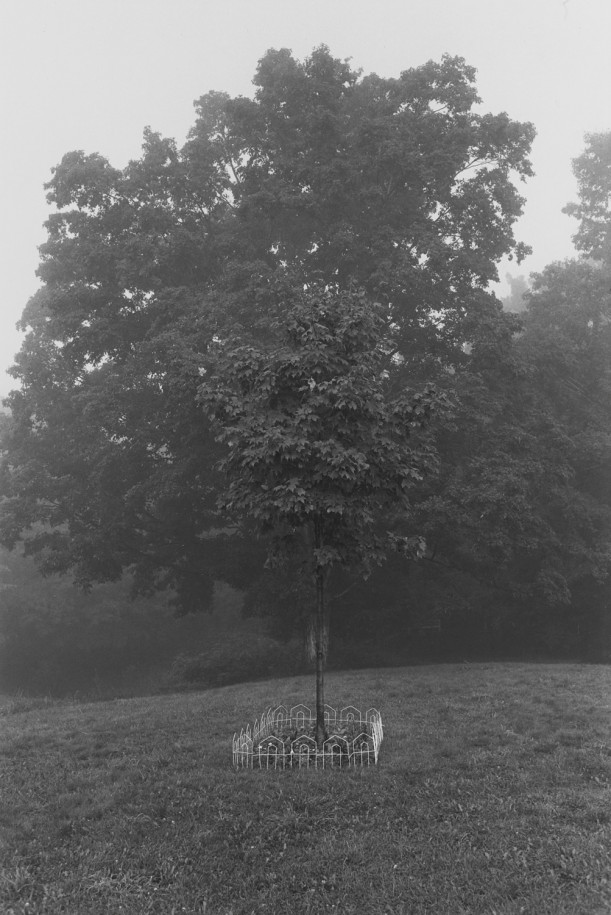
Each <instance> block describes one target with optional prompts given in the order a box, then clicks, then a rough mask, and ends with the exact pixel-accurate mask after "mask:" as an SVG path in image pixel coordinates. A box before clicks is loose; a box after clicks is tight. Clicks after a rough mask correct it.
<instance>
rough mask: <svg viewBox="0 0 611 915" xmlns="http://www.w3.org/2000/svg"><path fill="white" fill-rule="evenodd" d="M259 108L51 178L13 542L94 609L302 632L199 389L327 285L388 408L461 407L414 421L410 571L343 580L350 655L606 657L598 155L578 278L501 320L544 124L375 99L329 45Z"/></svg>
mask: <svg viewBox="0 0 611 915" xmlns="http://www.w3.org/2000/svg"><path fill="white" fill-rule="evenodd" d="M254 84H255V87H256V91H255V94H254V98H252V99H248V98H241V97H240V98H231V97H229V96H228V95H226V94H224V93H220V92H211V93H208V94H207V95H205V96H203V97H202V98H201V99H200V100H199V101H198V102H197V103H196V106H195V107H196V120H195V124H194V126H193V128H192V130H191V132H190V135H189V137H188V139H187V142H186V143H185V144H184V146H183V147H182V148H180V149H179V148H178V147H177V145H176V143H175V142H174V141H173V140H170V139H167V138H163V137H161V136H160V135H158V134H156V133H154V132H153V131H152V130H150V129H147V130H146V131H145V134H144V144H143V151H142V156H141V157H140V158H139V159H138V160H135V161H132V162H130V163H129V165H128V166H127V167H126V168H125V169H123V170H118V169H115V168H113V167H112V166H111V164H110V163H108V162H107V161H106V160H105V159H104V158H103V157H102V156H101V155H99V154H98V153H93V154H86V153H84V152H81V151H75V152H71V153H67V154H66V155H65V156H64V158H63V159H62V161H61V163H60V164H59V165H58V166H57V167H56V168H55V169H54V170H53V176H52V178H51V181H50V182H49V184H48V186H47V190H48V199H49V203H50V204H51V206H52V207H53V212H52V213H51V215H50V217H49V220H48V223H47V229H48V239H47V242H46V243H45V244H44V245H43V246H42V248H41V265H40V268H39V275H40V277H41V279H42V281H43V286H42V288H41V289H40V291H39V292H38V293H37V294H36V295H35V296H34V297H33V298H32V299H31V300H30V302H29V303H28V305H27V306H26V309H25V311H24V314H23V318H22V327H23V329H24V330H26V331H27V335H26V339H25V342H24V344H23V347H22V349H21V351H20V353H19V354H18V355H17V357H16V364H15V368H14V370H13V371H14V375H15V378H16V379H17V380H18V382H19V383H20V388H19V389H17V390H15V391H14V392H12V393H11V395H10V397H9V398H8V401H7V403H8V405H9V407H10V410H11V414H12V417H11V421H10V423H6V424H5V427H4V428H3V431H2V435H3V461H2V471H1V477H0V486H1V492H2V503H1V504H0V539H1V542H2V544H4V546H6V547H8V548H13V547H15V546H16V545H17V544H18V543H20V542H23V543H24V545H25V550H26V552H27V553H28V554H29V555H32V556H34V557H36V561H37V563H38V565H39V567H40V569H41V570H42V571H43V572H44V573H45V574H52V573H69V574H70V575H72V576H74V578H75V580H76V581H77V582H78V583H79V584H81V585H84V586H85V587H88V586H91V585H93V584H95V583H100V582H118V581H120V580H121V579H122V577H123V576H124V575H126V574H127V575H128V576H129V579H130V581H131V586H132V589H133V592H134V593H135V594H141V595H147V594H149V595H150V594H152V593H153V592H155V591H158V590H167V592H168V593H169V594H171V595H172V598H173V600H174V602H175V604H176V606H177V608H178V609H179V611H181V612H189V611H196V610H201V609H206V608H207V607H208V606H209V605H210V602H211V598H212V592H213V583H214V582H215V581H226V582H229V583H231V584H233V585H234V586H236V587H238V588H240V589H242V590H244V592H245V594H246V605H247V607H248V608H250V610H251V612H257V611H258V610H260V609H261V608H264V609H265V612H266V613H267V614H268V615H271V617H272V618H273V624H274V626H275V629H276V631H277V632H282V633H283V634H285V635H286V634H287V633H288V632H290V631H291V630H292V629H294V628H299V626H300V625H301V624H302V622H303V620H302V619H301V614H302V606H301V603H300V601H299V600H293V599H292V598H291V596H290V595H291V593H292V589H294V587H295V580H294V577H293V576H292V575H291V574H287V573H286V572H285V573H282V571H277V572H272V571H269V570H268V571H264V572H262V571H261V568H262V562H263V559H264V557H265V554H266V552H267V548H268V546H269V544H268V543H267V542H265V541H264V542H260V541H257V540H256V539H255V538H254V532H253V530H251V528H250V527H249V524H248V523H246V522H244V521H243V520H240V519H238V518H237V517H235V515H234V514H232V512H231V511H229V509H230V508H231V505H230V504H228V502H227V501H226V502H225V504H224V507H223V506H219V502H218V497H219V495H220V494H221V493H222V492H223V491H224V488H225V477H224V472H223V470H222V469H220V467H219V461H222V460H225V461H227V460H228V457H227V454H228V452H227V448H228V446H230V445H231V441H229V442H228V441H227V438H226V440H225V441H218V440H217V438H216V437H215V429H214V417H212V418H211V417H210V416H209V415H208V413H207V412H206V409H204V406H205V404H203V403H202V398H201V393H202V388H201V386H202V383H205V381H207V379H206V376H205V375H202V371H203V370H204V368H205V367H206V366H209V365H210V360H211V359H213V358H214V355H215V353H217V352H218V351H219V347H221V348H222V347H225V348H226V350H227V348H228V347H229V344H230V342H231V341H236V340H239V341H240V345H241V346H242V347H247V348H249V349H248V350H242V352H246V351H248V352H249V353H250V354H251V356H252V358H253V359H254V358H255V356H254V354H256V359H257V360H263V362H264V361H265V359H266V358H268V357H270V358H271V354H272V353H273V351H274V347H275V346H276V344H277V333H276V330H277V328H278V327H279V326H280V325H281V324H282V322H283V321H287V320H288V319H289V316H290V315H291V314H292V313H293V312H292V309H294V307H295V303H296V302H297V300H298V299H299V298H300V297H301V296H302V295H304V294H306V293H307V291H308V290H310V291H312V290H326V292H325V295H328V296H329V297H330V298H331V299H332V300H333V301H335V302H336V303H341V302H343V303H346V302H348V301H349V300H351V301H353V302H356V303H360V307H363V308H366V309H368V310H369V311H370V313H371V316H372V320H373V316H374V315H378V318H376V320H380V321H382V323H383V327H382V328H381V329H380V332H381V333H382V331H383V333H382V337H383V339H384V341H385V342H384V352H385V354H386V362H385V366H384V385H385V388H386V389H387V391H388V392H389V394H392V396H393V397H395V398H397V397H405V396H407V392H408V391H411V392H414V393H416V394H417V393H418V392H420V395H421V396H426V395H425V392H426V391H431V390H433V387H432V386H434V390H435V391H436V392H437V396H443V398H444V400H446V401H447V403H449V404H451V409H449V410H445V411H441V412H439V413H438V414H436V415H435V416H434V417H433V418H432V420H431V422H430V424H429V426H428V427H427V436H428V438H427V448H428V449H429V451H430V454H431V455H434V456H435V464H436V468H437V470H436V473H435V474H426V475H424V476H423V478H422V479H421V480H419V481H417V486H414V488H413V490H412V491H411V492H410V500H409V508H407V507H406V510H405V511H403V513H401V511H399V509H400V508H401V506H400V505H397V511H396V512H395V516H394V517H393V524H394V525H395V526H396V531H397V536H398V535H399V534H400V536H401V537H404V538H407V539H408V540H410V539H411V542H416V541H417V540H418V538H424V540H425V542H426V550H425V552H424V555H423V556H422V557H420V558H419V559H418V560H416V558H415V557H413V558H409V557H408V558H405V557H401V558H399V557H397V558H396V559H391V560H390V561H389V562H388V563H387V564H386V566H385V567H384V572H383V573H376V571H375V570H374V571H372V573H371V576H370V578H369V579H368V582H367V583H366V585H363V586H359V588H358V589H355V588H354V587H353V582H354V579H353V578H352V577H351V575H352V573H351V572H350V570H341V569H337V570H335V571H334V572H333V573H331V574H330V576H329V581H328V588H327V590H328V597H329V600H330V601H332V602H333V615H334V620H336V623H335V624H334V626H335V631H336V633H337V636H338V639H339V640H340V641H341V639H342V638H347V637H348V636H349V635H352V636H354V637H358V638H360V639H361V641H363V642H364V643H367V644H369V645H370V647H371V646H373V645H374V644H376V643H379V642H380V640H382V641H383V640H384V638H385V637H387V638H390V634H392V640H394V642H395V643H397V641H400V640H401V639H403V640H404V642H405V644H408V643H410V644H412V645H413V644H414V639H417V638H418V637H419V636H418V633H419V632H420V631H421V630H423V629H425V628H426V627H428V626H431V625H434V626H435V627H439V631H440V633H444V632H445V633H446V634H447V643H448V644H450V643H452V644H453V645H454V647H455V648H457V649H459V650H460V651H463V652H466V653H468V652H469V650H479V651H489V652H490V651H494V652H502V651H505V652H507V651H509V652H511V651H515V652H517V651H520V650H521V649H522V648H523V647H524V646H525V645H528V646H529V647H530V648H533V649H534V650H538V651H547V652H552V653H553V652H563V651H564V652H566V651H567V650H569V649H572V650H575V651H579V652H581V653H586V654H593V653H596V652H601V651H604V650H607V651H608V650H609V648H608V641H607V648H604V645H605V642H604V638H605V633H606V638H607V640H608V638H609V607H608V593H609V585H608V582H609V578H608V575H609V566H610V563H611V550H610V545H609V532H610V530H611V508H610V494H611V493H610V489H611V487H610V481H609V469H608V468H609V466H611V465H610V463H609V458H610V457H611V455H610V454H609V442H610V431H611V417H610V415H609V409H610V408H609V403H610V402H611V401H610V400H609V396H608V395H609V366H610V365H611V341H610V334H611V330H610V322H609V319H610V315H609V308H610V294H609V289H610V288H611V280H610V271H611V253H610V251H611V248H610V247H609V226H610V224H611V223H610V215H609V208H608V200H609V190H610V179H609V169H608V160H609V149H610V148H611V147H610V144H609V138H608V135H596V136H594V137H590V138H588V140H587V143H588V146H587V148H586V152H585V153H584V156H583V157H582V158H581V159H579V160H577V163H576V170H577V175H578V178H579V191H580V200H579V203H577V204H572V205H570V207H569V208H568V211H569V212H571V213H572V214H573V215H575V216H576V217H577V218H578V219H579V220H580V223H579V225H580V228H579V230H578V233H577V236H576V244H577V247H578V249H579V251H580V252H581V253H582V255H583V257H582V259H581V260H578V261H574V262H567V263H565V264H554V265H550V267H548V268H547V269H546V270H545V271H544V272H543V273H542V274H541V275H540V276H538V277H535V278H534V279H533V281H532V287H531V290H530V292H528V293H527V294H526V296H525V302H526V308H525V310H524V311H523V312H522V313H520V314H519V315H517V314H514V313H511V312H509V311H507V310H504V309H503V307H502V304H501V302H500V301H499V300H498V299H497V298H496V296H495V295H494V293H493V292H492V291H491V289H490V283H491V281H493V280H495V279H497V276H498V274H497V264H498V263H499V261H500V259H501V258H502V257H504V256H507V255H509V256H510V257H513V258H515V259H516V260H517V262H518V263H519V261H520V258H521V257H522V256H523V255H524V253H525V252H526V251H527V249H526V247H525V246H524V244H523V243H522V242H521V241H519V240H517V239H516V238H515V237H514V232H513V227H514V224H515V222H516V220H517V218H518V217H519V215H520V213H521V211H522V207H523V203H524V201H523V199H522V197H521V196H520V193H519V190H518V186H519V183H520V181H522V180H525V179H527V178H528V176H529V175H530V174H531V166H530V162H529V160H528V155H529V150H530V145H531V143H532V140H533V137H534V128H533V127H532V125H530V124H521V123H518V122H516V121H513V120H511V118H510V117H509V116H508V115H507V114H504V113H501V114H488V113H481V110H480V108H479V106H478V101H479V99H478V97H477V90H476V85H475V71H474V70H473V69H472V68H470V67H469V66H468V65H467V64H466V63H465V62H464V61H463V60H462V59H460V58H451V57H447V56H446V57H444V58H442V60H441V61H440V62H429V63H427V64H425V65H423V66H420V67H417V68H412V69H409V70H406V71H405V72H404V73H402V74H401V76H400V77H398V78H396V79H383V78H381V77H378V76H376V75H375V74H371V75H367V76H363V75H362V74H360V73H359V72H357V71H355V70H353V69H352V68H351V67H350V65H349V63H348V62H346V61H340V60H336V59H335V58H333V56H332V55H331V53H330V52H329V51H328V49H326V48H324V47H321V48H318V49H316V50H315V51H314V52H313V53H312V55H311V57H310V58H309V59H307V60H306V61H304V62H299V61H296V60H295V59H294V58H293V57H292V55H291V54H290V52H288V51H286V50H280V51H269V52H268V53H267V54H266V55H265V56H264V57H263V59H262V60H261V61H260V63H259V67H258V69H257V72H256V74H255V79H254ZM319 306H320V307H321V308H322V305H321V303H320V301H319ZM325 307H327V306H325ZM328 307H329V308H330V305H329V306H328ZM338 307H339V306H338ZM323 324H324V322H323ZM382 337H381V339H382ZM229 351H231V352H232V350H231V348H230V347H229ZM367 352H368V351H365V350H364V351H363V364H365V362H366V360H367V358H368V356H367ZM266 354H267V355H266ZM261 364H263V363H261V361H259V362H257V366H256V367H255V366H254V364H253V365H250V364H249V365H247V366H246V368H248V370H249V371H250V369H251V368H252V371H253V372H254V374H253V375H252V378H255V377H257V382H258V383H260V381H259V376H257V375H256V371H259V367H260V365H261ZM255 369H256V371H255ZM314 381H315V379H314ZM302 382H303V378H302V379H301V381H300V383H302ZM262 393H263V392H262ZM198 395H199V396H198ZM266 396H268V395H266ZM208 405H210V403H209V401H208ZM213 412H214V411H213ZM229 460H231V459H230V458H229ZM270 460H271V459H270ZM225 466H227V464H226V465H225ZM221 467H222V465H221ZM242 469H243V468H242ZM238 478H239V475H238ZM346 479H347V478H346ZM415 482H416V481H415ZM342 485H343V484H342ZM344 495H346V493H344ZM346 504H347V503H346ZM234 507H235V506H234ZM373 523H374V527H375V523H376V521H375V518H374V519H373ZM440 638H441V639H443V636H440ZM410 640H411V641H410ZM441 647H442V646H441V643H439V645H438V648H439V649H440V650H441Z"/></svg>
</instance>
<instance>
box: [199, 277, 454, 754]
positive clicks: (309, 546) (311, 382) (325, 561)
mask: <svg viewBox="0 0 611 915" xmlns="http://www.w3.org/2000/svg"><path fill="white" fill-rule="evenodd" d="M271 329H272V331H273V332H275V335H277V339H276V340H275V341H274V343H273V344H272V345H271V346H270V345H269V344H268V347H266V349H265V350H263V349H259V348H255V347H253V346H252V345H248V344H247V345H242V346H238V347H236V346H235V345H229V346H228V345H227V344H226V343H225V342H223V343H220V344H219V345H218V346H217V347H216V350H217V352H215V353H214V355H210V357H209V360H208V365H209V366H210V369H211V372H212V378H211V380H209V381H205V382H204V383H203V384H202V385H201V387H200V392H199V397H200V400H201V401H202V403H203V405H204V407H205V408H206V410H207V412H208V413H209V414H210V415H211V416H212V418H213V420H214V422H215V424H216V426H217V427H218V428H219V438H220V440H221V441H222V442H224V443H226V444H227V446H228V454H227V456H226V458H225V459H224V460H223V462H222V465H221V467H222V470H223V471H224V472H225V473H226V475H227V477H228V486H227V490H226V492H225V493H224V494H223V495H222V497H221V507H222V509H223V510H225V511H226V512H228V513H229V515H230V516H231V515H232V514H235V515H237V517H238V518H249V519H252V520H254V522H255V524H256V525H257V527H258V528H259V529H260V530H261V531H262V532H263V533H265V532H269V533H270V534H271V549H270V559H272V560H276V559H278V558H279V557H280V556H282V555H286V553H287V552H289V551H290V547H293V548H294V547H295V542H296V541H297V542H298V546H297V552H298V553H301V554H302V555H303V559H304V561H305V562H306V563H307V565H308V566H309V567H310V572H311V577H312V579H313V581H314V582H315V585H316V602H315V603H313V605H312V614H311V615H312V618H313V626H312V630H313V633H314V642H315V658H316V661H317V696H316V709H317V740H318V741H319V746H320V745H321V742H322V740H323V739H324V737H325V724H324V678H323V662H324V656H325V654H326V651H325V642H326V638H325V629H326V620H325V617H326V605H325V582H326V579H327V577H328V572H329V570H330V569H331V568H332V567H333V566H334V565H341V566H356V567H357V568H358V569H359V570H362V571H364V572H365V573H367V572H369V571H370V569H371V567H372V565H373V564H375V563H379V562H381V561H382V560H383V559H384V558H385V556H386V553H387V552H388V550H389V549H391V548H393V547H394V548H398V549H400V550H401V551H402V552H404V553H406V554H408V555H410V554H422V553H423V552H424V547H425V545H424V541H423V540H422V539H421V538H419V539H416V540H414V539H410V538H407V537H405V536H401V534H400V533H399V532H397V531H396V530H392V529H391V528H392V525H393V522H394V524H395V526H396V525H399V526H401V524H405V519H406V516H408V515H409V512H410V501H409V495H410V491H411V490H412V489H413V487H414V485H415V484H416V483H420V482H421V481H422V479H423V477H424V475H425V474H426V473H427V472H430V471H431V470H432V469H433V468H434V466H435V455H434V451H433V449H432V447H431V445H430V443H429V442H427V441H426V440H423V439H422V435H421V434H420V436H419V434H418V433H421V430H422V429H423V427H424V426H426V424H427V422H428V419H429V417H430V414H431V410H432V409H433V407H434V406H435V405H436V404H439V402H440V400H441V398H440V397H439V396H438V395H436V393H435V391H434V390H433V389H428V390H426V391H423V392H420V393H411V394H410V393H409V392H407V391H405V390H403V391H402V392H401V393H400V394H399V395H398V396H395V397H393V398H389V397H388V389H389V388H391V389H392V382H391V381H390V380H389V379H390V375H391V372H390V371H389V369H391V368H392V360H391V354H392V352H393V350H394V346H393V345H392V339H391V337H390V335H389V334H388V333H387V331H386V323H385V320H384V315H383V314H382V310H381V307H380V305H379V304H377V303H376V304H372V303H370V302H369V300H368V298H367V296H366V295H365V294H364V293H362V292H360V293H359V292H356V291H355V290H348V291H347V292H343V293H342V292H331V291H329V290H328V288H321V289H318V290H317V289H308V290H307V291H304V292H303V293H301V294H300V295H299V296H298V297H297V301H296V302H295V303H294V304H293V305H292V307H291V308H290V309H289V310H288V311H287V313H286V314H285V315H284V316H283V317H282V318H281V319H280V321H279V322H276V323H274V324H273V325H272V328H271Z"/></svg>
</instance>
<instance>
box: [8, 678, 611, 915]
mask: <svg viewBox="0 0 611 915" xmlns="http://www.w3.org/2000/svg"><path fill="white" fill-rule="evenodd" d="M327 699H328V701H329V703H330V704H333V705H346V704H354V705H357V706H359V707H365V708H366V707H369V706H375V707H377V708H379V709H380V711H381V713H382V717H383V721H384V728H385V739H384V743H383V745H382V752H381V759H380V764H379V766H378V767H372V768H369V769H364V770H358V771H324V772H321V771H318V772H307V771H301V772H299V771H286V772H272V771H270V772H267V771H240V772H235V771H234V770H233V769H232V768H231V764H230V761H231V736H232V734H233V732H234V731H236V730H239V729H240V728H241V727H242V726H243V725H245V724H246V723H248V722H252V721H253V720H254V718H255V717H258V716H259V714H260V713H261V712H262V711H263V710H264V709H265V708H266V707H267V706H269V705H270V704H276V703H280V702H284V703H286V704H295V703H297V702H306V703H307V702H308V701H310V702H311V701H312V681H311V678H309V677H306V678H301V677H300V678H290V679H286V680H276V681H266V682H259V683H256V684H248V685H240V686H230V687H225V688H223V689H214V690H209V691H206V692H199V693H189V694H186V695H185V694H182V695H168V696H162V697H155V698H138V699H129V700H116V701H110V702H98V703H78V702H72V701H44V700H26V699H5V700H4V701H1V700H0V706H1V708H0V716H1V720H0V735H1V737H0V804H1V810H0V825H1V841H2V846H1V860H2V865H3V869H2V873H1V876H0V911H1V912H2V913H3V915H12V913H49V915H51V913H60V912H61V913H69V915H98V913H112V915H117V913H120V912H123V913H126V915H140V913H160V915H161V913H163V915H171V913H183V912H186V913H206V915H230V913H231V915H247V913H259V912H269V913H275V915H278V913H322V912H336V913H357V912H358V913H364V915H368V913H371V915H399V913H405V915H408V913H409V915H417V913H434V915H445V913H447V915H460V913H469V915H471V913H473V915H477V913H482V915H483V913H486V915H510V913H511V915H513V913H515V915H517V913H532V915H535V913H536V915H545V913H548V915H563V913H564V915H569V913H570V915H580V913H581V915H596V913H598V915H602V913H609V912H611V668H609V667H603V666H582V665H571V664H560V665H537V664H528V665H527V664H498V665H489V664H481V665H469V666H468V665H447V666H446V665H444V666H429V667H416V668H402V669H392V670H378V671H375V670H369V671H358V672H356V673H335V674H330V675H329V682H328V688H327Z"/></svg>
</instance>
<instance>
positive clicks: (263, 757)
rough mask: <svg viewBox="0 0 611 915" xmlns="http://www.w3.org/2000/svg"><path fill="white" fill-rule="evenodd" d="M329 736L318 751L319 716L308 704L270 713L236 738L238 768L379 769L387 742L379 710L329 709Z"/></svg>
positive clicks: (273, 709) (327, 723) (278, 708)
mask: <svg viewBox="0 0 611 915" xmlns="http://www.w3.org/2000/svg"><path fill="white" fill-rule="evenodd" d="M325 725H326V728H327V732H328V735H329V736H328V737H327V739H326V740H325V742H324V744H323V746H322V748H321V749H320V750H319V749H318V747H317V745H316V739H315V736H314V730H315V726H316V714H315V713H313V712H312V710H311V709H310V708H308V706H306V705H295V706H293V707H292V708H291V709H290V710H289V709H287V708H286V707H285V706H284V705H279V706H278V707H277V708H270V709H268V711H267V712H265V713H264V714H263V715H261V718H260V719H259V721H255V723H254V725H253V727H252V728H251V727H250V725H248V726H247V727H246V728H245V729H242V730H241V731H240V733H239V734H237V733H236V734H234V735H233V765H234V766H235V767H236V768H247V769H286V768H316V769H324V768H331V767H340V766H352V767H355V768H356V767H357V766H370V765H375V764H376V763H377V761H378V756H379V753H380V745H381V743H382V738H383V736H384V735H383V729H382V718H381V715H380V713H379V712H378V710H377V709H375V708H370V709H367V711H366V712H365V714H364V715H363V714H361V711H360V710H359V709H357V708H355V707H354V706H352V705H348V706H346V707H345V708H342V709H340V710H339V711H338V710H336V709H334V708H332V707H331V706H330V705H325Z"/></svg>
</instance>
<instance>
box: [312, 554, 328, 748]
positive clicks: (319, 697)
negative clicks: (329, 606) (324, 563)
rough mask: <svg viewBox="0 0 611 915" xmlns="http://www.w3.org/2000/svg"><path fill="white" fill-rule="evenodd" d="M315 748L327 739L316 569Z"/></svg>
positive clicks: (319, 572)
mask: <svg viewBox="0 0 611 915" xmlns="http://www.w3.org/2000/svg"><path fill="white" fill-rule="evenodd" d="M314 635H315V648H316V746H317V747H318V749H319V750H322V746H323V743H324V742H325V740H326V739H327V733H326V728H325V579H324V569H321V568H320V567H319V568H317V569H316V621H315V627H314Z"/></svg>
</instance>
